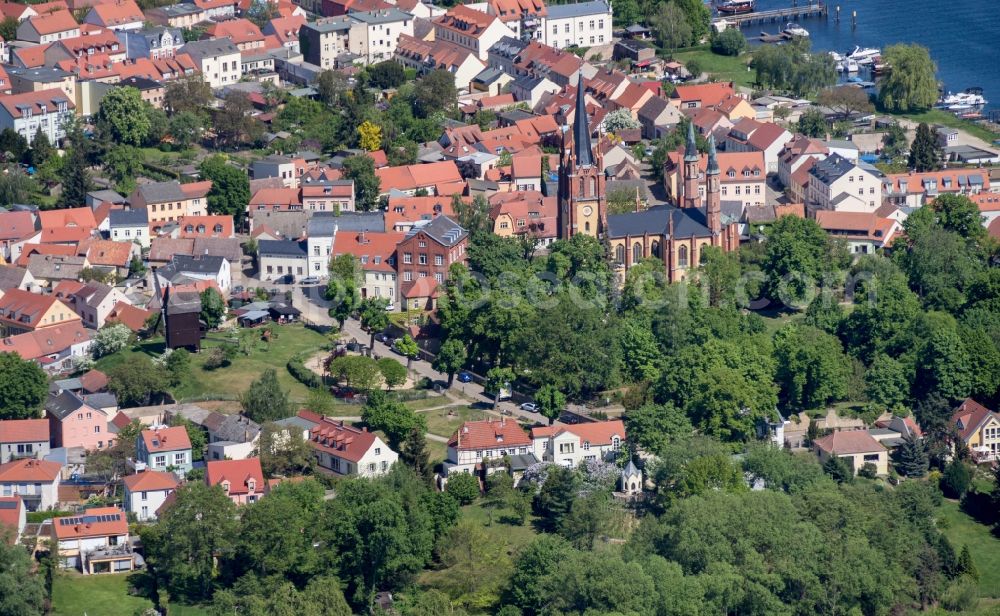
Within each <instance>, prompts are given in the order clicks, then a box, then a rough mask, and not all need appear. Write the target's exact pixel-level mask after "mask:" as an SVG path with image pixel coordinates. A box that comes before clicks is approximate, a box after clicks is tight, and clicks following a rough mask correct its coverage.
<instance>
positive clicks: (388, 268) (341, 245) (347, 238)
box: [332, 231, 406, 310]
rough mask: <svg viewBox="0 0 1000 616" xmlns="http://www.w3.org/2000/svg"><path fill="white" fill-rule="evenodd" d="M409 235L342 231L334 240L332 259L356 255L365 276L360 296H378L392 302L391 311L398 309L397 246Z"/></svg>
mask: <svg viewBox="0 0 1000 616" xmlns="http://www.w3.org/2000/svg"><path fill="white" fill-rule="evenodd" d="M405 237H406V235H405V234H404V233H400V232H394V231H389V232H385V233H377V232H371V233H368V232H364V231H362V232H360V233H354V232H350V231H342V232H340V233H337V234H335V236H334V238H333V255H332V256H333V257H338V256H340V255H343V254H350V255H354V257H355V259H356V260H357V263H358V265H359V267H360V268H361V271H362V272H363V274H364V286H362V287H361V297H362V298H367V297H376V298H380V299H385V300H387V301H388V302H389V309H390V310H392V309H394V308H395V306H396V299H397V297H398V296H399V293H398V290H397V281H396V246H397V245H398V244H399V242H401V241H402V240H403V239H404V238H405Z"/></svg>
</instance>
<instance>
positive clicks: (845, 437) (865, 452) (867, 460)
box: [813, 430, 889, 476]
mask: <svg viewBox="0 0 1000 616" xmlns="http://www.w3.org/2000/svg"><path fill="white" fill-rule="evenodd" d="M813 447H814V448H815V449H816V455H817V456H819V461H820V462H821V463H825V462H826V461H827V460H829V459H830V458H832V457H834V456H836V457H838V458H843V459H845V460H847V462H848V464H850V466H851V469H852V470H853V471H854V474H857V473H858V471H859V470H861V467H863V466H864V465H865V464H874V465H875V473H876V474H878V475H881V476H885V475H888V474H889V450H888V449H886V448H885V446H884V445H882V443H880V442H878V441H876V440H875V438H874V437H873V436H872V435H871V434H868V431H867V430H845V431H842V432H834V433H833V434H829V435H827V436H824V437H823V438H818V439H816V440H814V441H813Z"/></svg>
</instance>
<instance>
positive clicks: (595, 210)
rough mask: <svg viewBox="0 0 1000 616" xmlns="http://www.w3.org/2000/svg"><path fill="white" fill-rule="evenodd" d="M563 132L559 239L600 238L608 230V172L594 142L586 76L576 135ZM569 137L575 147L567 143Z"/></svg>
mask: <svg viewBox="0 0 1000 616" xmlns="http://www.w3.org/2000/svg"><path fill="white" fill-rule="evenodd" d="M567 132H568V131H567V130H565V129H564V130H563V147H562V154H561V156H560V160H559V237H560V238H561V239H569V238H570V237H573V236H574V235H576V234H577V233H583V234H585V235H590V236H592V237H599V236H600V235H601V234H602V233H603V232H604V228H605V224H606V221H607V218H606V216H607V214H606V212H605V194H604V182H605V180H604V169H603V164H602V160H601V155H600V153H599V152H598V153H595V152H594V148H593V146H592V145H591V142H590V122H589V120H588V118H587V104H586V101H585V97H584V84H583V74H582V73H581V74H580V81H579V82H578V85H577V89H576V112H575V115H574V117H573V128H572V134H571V135H567ZM567 137H569V138H570V139H572V143H567V141H566V140H567Z"/></svg>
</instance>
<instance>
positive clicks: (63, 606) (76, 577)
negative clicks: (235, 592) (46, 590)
mask: <svg viewBox="0 0 1000 616" xmlns="http://www.w3.org/2000/svg"><path fill="white" fill-rule="evenodd" d="M151 607H153V602H152V601H150V600H149V599H145V598H143V597H136V596H134V595H130V594H129V593H128V574H125V573H116V574H105V575H86V576H85V575H80V574H79V573H60V574H59V576H58V577H56V580H55V583H54V584H53V586H52V612H51V613H52V615H53V616H83V615H84V614H87V615H88V616H98V615H100V616H134V615H135V613H136V612H138V611H139V610H143V609H146V608H151ZM168 609H169V610H170V614H171V616H208V610H207V609H205V608H202V607H199V606H195V605H177V604H170V605H169V606H168Z"/></svg>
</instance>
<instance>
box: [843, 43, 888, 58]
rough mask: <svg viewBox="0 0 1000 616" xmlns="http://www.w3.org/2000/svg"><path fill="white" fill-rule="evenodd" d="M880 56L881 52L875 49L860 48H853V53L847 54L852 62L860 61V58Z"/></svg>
mask: <svg viewBox="0 0 1000 616" xmlns="http://www.w3.org/2000/svg"><path fill="white" fill-rule="evenodd" d="M880 55H882V50H881V49H878V48H877V47H860V46H855V47H854V51H852V52H851V53H849V54H847V57H848V58H852V59H854V60H861V59H862V58H874V57H875V56H880Z"/></svg>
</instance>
